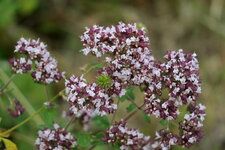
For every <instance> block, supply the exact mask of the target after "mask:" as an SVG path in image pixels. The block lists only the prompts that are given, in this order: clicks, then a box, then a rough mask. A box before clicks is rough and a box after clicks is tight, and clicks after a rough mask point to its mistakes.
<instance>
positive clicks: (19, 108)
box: [8, 99, 25, 118]
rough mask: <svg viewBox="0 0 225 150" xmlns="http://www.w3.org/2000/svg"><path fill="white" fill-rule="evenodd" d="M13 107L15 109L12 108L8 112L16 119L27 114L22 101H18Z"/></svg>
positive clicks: (15, 101) (14, 102)
mask: <svg viewBox="0 0 225 150" xmlns="http://www.w3.org/2000/svg"><path fill="white" fill-rule="evenodd" d="M12 106H13V108H12V107H9V108H8V112H9V114H10V115H11V116H12V117H14V118H17V117H19V116H21V115H22V114H23V113H24V112H25V108H24V107H23V106H22V105H21V103H20V101H18V100H17V99H15V100H14V101H13V104H12Z"/></svg>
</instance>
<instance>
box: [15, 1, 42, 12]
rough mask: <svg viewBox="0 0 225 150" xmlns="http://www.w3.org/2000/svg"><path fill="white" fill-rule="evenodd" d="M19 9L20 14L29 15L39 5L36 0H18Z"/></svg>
mask: <svg viewBox="0 0 225 150" xmlns="http://www.w3.org/2000/svg"><path fill="white" fill-rule="evenodd" d="M18 2H19V11H20V13H22V14H25V15H29V14H30V13H32V12H33V11H34V10H35V9H36V8H37V7H38V5H39V1H38V0H19V1H18Z"/></svg>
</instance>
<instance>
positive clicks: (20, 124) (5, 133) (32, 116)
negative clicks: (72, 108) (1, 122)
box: [2, 89, 65, 135]
mask: <svg viewBox="0 0 225 150" xmlns="http://www.w3.org/2000/svg"><path fill="white" fill-rule="evenodd" d="M64 90H65V89H63V90H62V91H60V92H59V93H58V94H57V95H55V96H54V97H53V98H51V99H50V100H49V102H52V101H54V100H55V99H56V98H57V97H58V96H60V95H61V93H62V92H64ZM44 109H45V106H44V105H43V106H42V107H41V108H39V109H38V110H37V111H36V112H35V113H33V114H32V115H31V116H29V117H28V118H27V119H25V120H23V121H22V122H20V123H19V124H17V125H15V126H14V127H12V128H10V129H8V130H6V131H5V132H3V133H2V134H3V135H7V134H9V133H11V132H12V131H14V130H15V129H17V128H19V127H20V126H22V125H24V124H25V123H27V122H28V121H30V120H31V119H33V118H34V117H35V116H36V115H38V114H39V113H40V112H42V111H43V110H44Z"/></svg>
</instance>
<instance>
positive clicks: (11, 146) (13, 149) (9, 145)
mask: <svg viewBox="0 0 225 150" xmlns="http://www.w3.org/2000/svg"><path fill="white" fill-rule="evenodd" d="M0 140H2V141H3V142H4V144H5V148H6V150H18V149H17V146H16V144H15V143H13V142H12V141H10V140H8V139H5V138H0Z"/></svg>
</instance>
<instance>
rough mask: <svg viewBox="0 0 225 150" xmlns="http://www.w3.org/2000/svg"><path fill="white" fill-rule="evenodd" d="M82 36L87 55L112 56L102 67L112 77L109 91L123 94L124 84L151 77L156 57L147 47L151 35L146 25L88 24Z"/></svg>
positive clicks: (84, 51)
mask: <svg viewBox="0 0 225 150" xmlns="http://www.w3.org/2000/svg"><path fill="white" fill-rule="evenodd" d="M81 40H82V41H83V42H84V43H83V46H84V47H85V48H84V49H83V50H82V51H83V53H84V54H85V55H87V54H88V53H92V54H94V55H96V56H97V57H100V56H102V54H110V56H112V57H106V59H105V61H106V62H107V66H106V67H104V68H103V69H102V70H100V71H99V73H100V74H101V75H107V76H109V77H110V78H111V80H112V85H111V87H110V88H109V90H108V91H109V93H110V94H112V95H116V96H123V95H124V94H125V91H124V89H125V87H127V86H130V85H140V84H142V83H143V82H144V81H145V80H149V78H148V72H149V70H150V68H151V66H152V65H153V61H154V58H153V56H152V55H151V51H150V50H149V48H148V46H149V39H148V37H147V36H146V33H145V30H144V28H139V27H138V26H137V25H136V24H124V23H122V22H120V23H119V25H117V26H112V27H106V28H105V27H100V26H97V25H94V26H92V27H91V28H86V31H85V32H84V34H83V36H81Z"/></svg>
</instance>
